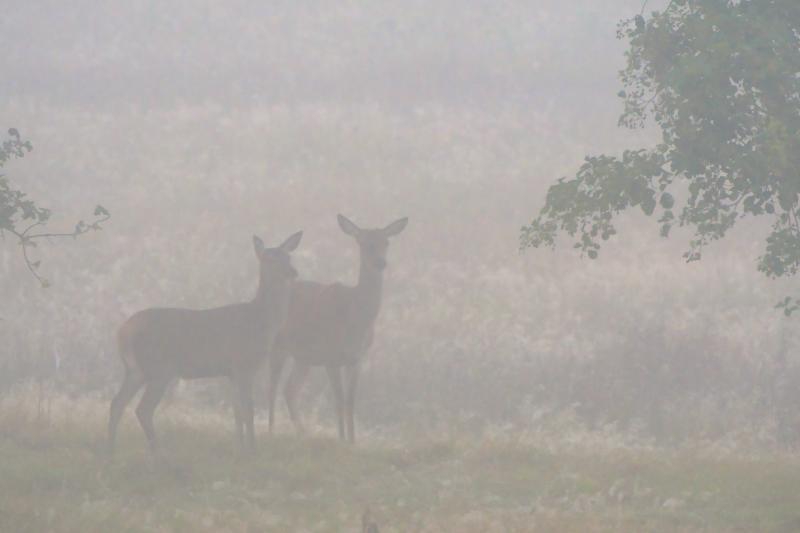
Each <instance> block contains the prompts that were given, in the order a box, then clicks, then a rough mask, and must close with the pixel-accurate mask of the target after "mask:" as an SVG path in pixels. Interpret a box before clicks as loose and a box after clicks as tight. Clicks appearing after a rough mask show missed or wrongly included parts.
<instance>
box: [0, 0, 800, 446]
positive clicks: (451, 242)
mask: <svg viewBox="0 0 800 533" xmlns="http://www.w3.org/2000/svg"><path fill="white" fill-rule="evenodd" d="M665 3H666V2H660V4H665ZM651 4H653V5H650V6H649V8H651V9H656V8H658V7H659V5H660V4H659V3H658V2H652V3H651ZM656 4H659V5H656ZM641 6H642V2H641V1H640V0H611V1H605V2H596V1H592V0H581V1H577V0H576V1H573V2H563V1H562V2H557V1H550V0H543V1H538V2H524V3H521V2H510V1H509V2H505V1H483V2H481V1H470V2H456V1H455V0H444V1H439V2H436V3H431V2H424V1H410V2H402V3H398V2H389V1H376V2H370V3H356V2H347V3H337V5H333V3H325V2H295V1H292V2H290V1H282V2H268V3H266V2H252V3H251V2H238V1H235V2H225V3H222V2H212V1H191V2H190V1H188V0H179V1H174V2H170V3H168V4H167V3H161V2H147V1H139V2H130V3H107V4H98V3H97V2H91V1H78V0H72V1H71V2H68V3H65V2H55V1H51V2H35V3H33V2H29V3H17V4H15V5H14V6H13V7H11V8H8V9H6V10H5V11H4V16H3V17H2V19H0V36H1V37H0V40H2V43H3V47H2V49H3V54H2V58H0V65H2V72H3V79H2V81H0V116H2V118H3V123H4V125H5V126H4V127H12V126H13V127H16V128H18V129H19V130H20V132H21V134H22V136H23V137H24V138H27V139H29V140H31V142H32V143H33V145H34V151H33V152H32V153H31V154H29V155H27V156H26V157H25V158H24V159H21V160H16V161H13V162H11V163H9V164H8V165H7V168H6V169H5V170H6V171H7V174H8V175H9V176H10V177H11V179H12V180H13V182H14V184H15V185H18V186H19V187H20V188H22V189H23V190H25V191H27V192H28V193H29V194H30V196H31V197H32V198H34V199H36V200H37V202H38V203H39V204H40V205H43V206H46V207H50V208H52V209H53V210H54V212H55V216H54V218H53V220H52V222H51V223H50V227H53V228H58V227H60V226H63V225H65V224H72V223H73V222H74V220H76V219H78V218H80V217H81V216H84V214H85V213H88V212H91V209H92V208H93V206H94V205H95V204H97V203H101V204H103V205H104V206H105V207H106V208H107V209H108V210H109V211H110V212H111V213H112V215H113V218H112V219H111V221H110V222H109V223H108V224H107V225H106V229H105V230H104V231H102V232H99V233H94V234H91V235H88V236H86V237H84V238H81V239H78V240H76V241H74V242H56V241H54V242H52V243H50V244H44V243H43V244H42V245H41V246H39V247H38V248H37V250H36V252H35V253H36V254H37V256H38V257H40V258H41V259H42V260H43V261H42V267H41V268H42V273H43V274H44V275H45V276H46V277H47V278H49V279H50V280H51V281H52V283H53V285H52V287H51V288H49V289H46V290H43V289H41V288H40V287H39V285H38V284H37V283H36V281H35V280H34V279H33V278H32V277H31V276H30V275H29V274H28V273H27V271H26V267H25V265H24V262H23V261H22V260H21V258H20V257H19V250H18V249H17V247H16V246H14V245H13V240H11V239H9V240H7V245H6V246H3V247H0V273H1V274H0V293H2V295H3V305H2V306H0V316H2V317H3V319H4V320H3V321H2V322H0V332H2V333H1V334H2V337H3V343H2V345H0V369H1V370H0V387H2V388H3V389H4V390H9V389H10V388H11V387H15V386H21V384H23V385H24V384H25V383H30V382H31V380H32V381H33V382H34V383H44V384H46V387H44V388H43V391H44V392H42V394H54V393H55V391H61V392H66V393H67V394H70V395H72V396H74V397H80V396H85V395H94V396H97V397H100V398H110V397H111V395H112V394H113V392H114V391H115V389H116V388H117V387H118V384H119V380H120V379H121V365H120V362H119V358H118V356H117V354H116V347H115V345H114V344H115V343H114V334H115V332H116V329H117V327H118V326H119V325H120V324H121V323H122V321H123V320H124V319H125V318H126V317H127V316H129V315H130V314H132V313H133V312H135V311H137V310H139V309H142V308H145V307H151V306H185V307H192V308H202V307H212V306H217V305H223V304H226V303H229V302H234V301H243V300H246V299H249V298H250V297H251V296H252V295H253V293H254V291H255V286H256V281H257V279H256V278H257V270H256V266H257V265H256V261H255V258H254V257H253V254H252V250H251V245H250V242H251V241H250V239H251V236H252V234H254V233H255V234H258V235H260V236H262V237H263V238H264V239H265V241H266V242H267V243H268V244H270V243H277V242H278V240H279V239H282V238H283V237H284V236H285V235H288V234H289V233H290V232H293V231H296V230H298V229H302V230H304V231H305V237H304V239H303V242H302V244H301V246H300V249H299V250H298V252H297V253H296V254H294V257H295V259H294V262H295V266H296V267H297V268H298V270H299V271H300V274H301V277H302V278H305V279H313V280H319V281H327V282H329V281H336V280H339V281H344V282H348V283H353V282H354V281H355V277H356V272H357V267H358V264H357V260H358V257H357V249H356V246H355V244H354V243H353V242H352V240H351V239H350V238H349V237H347V236H346V235H344V234H343V233H342V232H341V231H340V230H339V228H338V226H337V224H336V221H335V217H336V214H337V213H342V214H344V215H346V216H348V217H350V218H351V219H352V220H353V221H354V222H356V223H357V224H359V225H361V226H363V227H373V226H383V225H385V224H387V223H389V222H391V221H392V220H395V219H397V218H398V217H401V216H408V217H409V219H410V223H409V226H408V228H407V229H406V231H405V232H404V233H403V234H402V235H400V236H398V237H397V238H396V239H394V240H393V241H392V245H391V247H390V251H389V267H388V269H387V271H386V282H385V286H384V298H383V307H382V310H381V315H380V317H379V319H378V323H377V326H376V338H375V343H374V345H373V348H372V349H371V351H370V353H369V355H368V358H367V361H366V364H365V370H364V375H363V378H362V379H361V389H360V392H359V399H358V407H357V417H358V419H359V420H360V424H361V427H363V428H365V429H366V430H367V431H368V432H369V431H373V432H379V431H393V430H394V429H398V428H401V429H406V428H409V427H410V428H420V429H423V430H424V429H430V428H440V427H445V428H448V427H451V426H453V427H458V428H467V429H474V430H482V429H484V428H487V427H500V428H504V427H509V426H513V427H519V428H523V429H530V428H536V427H539V426H541V425H543V424H551V423H557V424H578V425H582V426H583V425H585V426H586V427H589V428H598V427H601V428H604V427H610V428H613V429H615V430H620V431H623V432H628V433H630V434H633V435H636V436H640V437H641V438H655V439H659V440H663V441H672V440H676V439H677V440H681V439H686V438H699V439H722V438H727V437H732V438H735V439H740V440H744V441H747V442H756V443H760V444H766V445H769V444H772V443H776V442H779V443H783V444H786V443H788V444H792V443H794V442H795V440H796V435H795V434H796V430H797V429H798V426H797V423H796V421H795V418H796V416H797V415H794V414H793V413H792V412H791V407H792V406H796V405H797V401H798V400H800V398H798V397H797V396H798V395H800V387H797V386H796V385H797V384H800V372H799V371H798V369H797V365H796V362H795V361H794V359H793V357H795V356H793V354H796V353H797V346H798V341H797V339H796V333H795V330H796V326H795V325H794V322H792V321H790V320H788V319H785V318H784V317H783V316H782V315H781V314H780V313H778V312H777V311H774V310H773V309H772V308H773V306H774V304H775V303H776V302H777V301H778V300H779V299H780V298H781V297H782V296H783V295H784V294H785V293H786V292H787V290H788V287H789V285H788V281H783V282H780V283H779V282H775V281H770V280H768V279H766V278H764V277H763V276H761V275H760V274H758V273H757V272H756V259H757V257H758V255H759V254H760V253H761V247H762V246H763V238H764V235H765V231H764V228H761V227H759V226H758V225H757V224H754V225H750V226H747V227H740V228H738V229H737V230H736V231H734V232H733V233H732V234H731V235H730V236H729V238H728V239H726V240H725V241H724V242H720V243H715V244H714V245H712V246H711V247H710V248H709V249H708V250H707V251H706V253H705V256H704V258H703V260H702V261H700V262H695V263H691V264H685V263H684V261H683V260H682V258H681V254H682V252H683V251H684V250H685V249H686V247H687V241H688V238H687V237H688V234H687V233H686V232H681V231H676V232H674V234H673V235H672V237H671V238H670V239H669V240H664V239H660V238H659V237H658V227H657V225H656V224H655V223H654V221H652V220H645V217H644V216H640V215H637V214H635V213H632V214H626V215H624V216H623V217H622V219H621V223H620V231H619V235H617V236H616V237H615V238H614V239H612V241H611V242H609V244H608V245H606V246H605V247H604V249H603V253H602V254H601V256H600V258H599V259H598V260H596V261H589V260H587V259H581V258H580V257H579V255H578V254H577V253H576V252H573V251H572V250H570V249H569V246H562V247H560V248H558V249H556V250H555V251H554V252H553V251H550V250H528V251H526V252H525V253H522V254H520V253H519V252H518V232H519V228H520V227H521V226H522V225H523V224H526V223H527V222H529V220H530V219H531V218H532V217H533V216H534V215H535V213H536V212H537V210H538V209H539V208H540V207H541V206H542V205H543V203H544V195H545V192H546V190H547V187H548V185H549V184H551V183H552V182H553V181H554V180H556V179H557V178H559V177H561V176H567V175H570V174H574V172H575V170H576V169H577V168H578V167H579V166H580V164H581V162H582V160H583V157H584V156H585V155H587V154H598V153H618V152H620V151H622V150H623V149H625V148H638V147H648V146H651V145H652V144H654V142H655V141H656V140H657V132H656V131H654V130H649V129H645V130H637V131H629V130H623V129H620V128H617V118H618V115H619V114H620V112H621V111H622V106H621V101H620V99H619V98H617V96H616V93H617V91H618V90H619V89H620V86H619V83H618V80H617V78H616V72H617V71H618V70H619V69H621V68H622V67H623V64H624V56H623V52H624V49H625V46H624V42H621V41H618V40H617V39H616V37H615V32H614V28H615V27H616V24H617V22H618V21H619V20H621V19H623V18H628V17H631V16H633V15H634V14H636V13H638V12H639V11H640V9H641ZM644 222H647V223H644ZM66 229H70V228H69V227H68V228H66ZM313 378H314V379H312V383H311V384H310V386H308V387H307V388H306V390H305V395H304V398H303V405H304V409H303V412H304V416H305V417H306V418H312V417H314V416H315V415H314V413H317V414H319V420H320V423H321V424H323V426H324V427H326V428H328V429H329V431H331V432H332V431H333V427H334V425H333V420H334V419H333V416H332V408H331V402H330V399H329V392H328V389H327V383H326V380H325V379H323V372H321V371H317V372H315V373H314V375H313ZM179 389H181V390H180V393H179V394H176V395H175V396H176V398H175V399H174V401H178V397H181V398H184V399H185V398H190V399H191V401H193V402H200V403H202V404H209V405H217V406H219V407H220V408H225V409H227V402H228V398H227V392H226V391H227V387H226V386H225V385H224V384H220V383H217V382H216V381H209V382H202V383H191V384H181V385H180V386H179ZM258 401H259V402H260V403H261V404H262V405H263V401H264V398H263V392H260V393H259V398H258ZM278 411H279V413H280V418H279V431H282V432H288V431H291V429H290V424H289V422H288V420H287V417H286V416H285V407H284V405H283V403H282V402H281V404H280V406H279V409H278ZM260 415H262V416H263V411H262V412H260Z"/></svg>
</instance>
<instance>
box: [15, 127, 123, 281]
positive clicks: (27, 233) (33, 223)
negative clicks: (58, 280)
mask: <svg viewBox="0 0 800 533" xmlns="http://www.w3.org/2000/svg"><path fill="white" fill-rule="evenodd" d="M8 135H9V139H6V140H5V141H3V143H2V144H1V145H0V167H2V166H3V165H4V164H5V163H6V162H7V161H8V160H9V159H12V158H21V157H24V156H25V154H26V153H28V152H30V151H31V150H33V146H32V145H31V143H30V142H29V141H23V140H22V138H21V137H20V134H19V132H18V131H17V130H16V129H15V128H11V129H9V130H8ZM50 214H51V212H50V210H49V209H45V208H42V207H39V206H37V205H36V203H34V202H33V200H30V199H29V198H28V197H27V195H26V194H25V193H24V192H22V191H20V190H18V189H15V188H13V187H12V186H11V184H10V183H9V181H8V179H7V178H6V177H5V176H4V175H2V174H0V234H3V235H5V233H9V234H11V235H13V236H15V237H16V238H17V239H18V243H19V245H20V246H21V248H22V257H23V259H24V260H25V265H26V266H27V267H28V270H29V271H30V272H31V274H33V276H34V277H35V278H36V279H37V280H38V281H39V283H41V285H42V287H45V288H46V287H49V286H50V282H49V281H48V280H47V279H46V278H44V277H43V276H42V275H40V274H39V267H40V265H41V260H33V259H31V257H30V255H29V251H30V249H31V248H35V247H36V246H37V241H39V240H42V239H47V240H49V239H57V238H64V237H72V238H73V239H74V238H77V237H78V236H79V235H83V234H84V233H88V232H90V231H99V230H101V229H102V225H103V223H105V222H106V221H108V219H109V218H111V214H110V213H109V212H108V210H107V209H106V208H105V207H103V206H102V205H98V206H97V207H95V209H94V219H93V220H91V221H90V222H86V221H84V220H80V221H78V223H77V224H75V228H74V229H73V230H72V231H70V232H48V231H38V232H37V231H36V230H37V229H39V230H41V229H42V228H43V227H44V226H45V225H46V224H47V221H48V220H49V219H50ZM26 223H27V226H25V227H24V228H23V227H21V226H22V225H23V224H26Z"/></svg>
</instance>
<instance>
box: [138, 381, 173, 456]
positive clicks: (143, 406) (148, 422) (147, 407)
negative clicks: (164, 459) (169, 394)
mask: <svg viewBox="0 0 800 533" xmlns="http://www.w3.org/2000/svg"><path fill="white" fill-rule="evenodd" d="M167 385H169V380H168V379H163V378H161V379H158V380H157V381H151V382H149V383H148V384H147V387H146V388H145V389H144V394H142V399H141V400H139V405H138V406H136V416H137V418H139V425H141V426H142V429H143V430H144V434H145V436H147V443H148V444H149V445H150V452H151V453H152V454H153V455H155V454H156V453H157V452H158V442H157V440H156V432H155V428H154V427H153V413H155V410H156V407H158V402H160V401H161V397H162V396H164V392H165V391H166V390H167Z"/></svg>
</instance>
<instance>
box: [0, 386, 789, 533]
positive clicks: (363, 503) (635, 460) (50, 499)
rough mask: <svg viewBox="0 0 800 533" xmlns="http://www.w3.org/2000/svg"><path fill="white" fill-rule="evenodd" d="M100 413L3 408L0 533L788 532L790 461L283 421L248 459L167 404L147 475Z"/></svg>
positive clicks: (9, 400) (216, 418)
mask: <svg viewBox="0 0 800 533" xmlns="http://www.w3.org/2000/svg"><path fill="white" fill-rule="evenodd" d="M105 408H106V402H105V401H102V400H101V399H91V398H78V399H69V398H66V397H55V398H51V399H50V400H49V401H48V402H46V403H45V404H42V405H39V402H38V401H37V397H36V391H35V390H34V389H23V390H19V391H16V392H15V393H14V394H12V395H10V396H8V397H6V398H5V399H4V400H3V403H2V407H0V528H1V529H2V531H9V532H11V531H15V532H28V531H29V532H45V531H75V532H78V531H80V532H91V531H98V532H100V531H103V532H105V531H163V532H168V531H176V532H177V531H186V532H189V531H233V532H239V531H241V532H256V531H359V530H360V529H359V528H360V517H361V514H362V512H363V510H364V509H365V508H366V507H367V506H369V507H370V509H371V511H372V515H373V516H374V518H375V519H376V520H377V522H378V523H379V524H380V526H381V531H458V532H470V531H475V532H478V531H481V532H482V531H497V532H500V531H576V532H577V531H637V532H638V531H748V532H749V531H797V530H798V529H800V490H798V489H800V459H799V458H798V457H796V456H794V457H793V456H791V455H781V454H774V453H766V452H761V453H749V454H746V453H743V452H740V451H737V452H732V451H724V450H723V449H722V448H720V447H718V446H712V445H710V444H708V445H703V446H698V447H695V448H691V449H688V448H683V449H664V448H658V447H653V446H645V445H632V444H630V443H625V442H624V439H621V438H617V437H615V436H613V435H608V434H606V435H600V434H592V433H584V434H580V433H576V432H565V433H563V434H551V433H548V432H547V431H541V432H531V431H527V432H522V431H520V430H513V429H506V430H500V429H498V430H496V431H493V432H490V433H488V434H483V435H480V436H477V435H475V436H470V435H466V434H449V435H448V434H446V433H440V434H437V435H436V436H430V435H428V436H425V435H422V434H419V433H416V432H415V433H414V434H410V435H406V436H398V435H396V434H392V435H389V434H387V433H379V432H377V431H372V432H367V433H366V434H365V436H364V438H363V439H362V441H361V442H360V443H359V444H358V445H357V446H355V447H351V446H347V445H342V444H340V443H339V442H337V441H336V440H335V439H333V438H332V437H331V435H332V434H333V432H332V431H331V428H330V427H327V426H317V427H316V428H315V429H313V430H312V431H311V432H310V435H308V436H306V437H296V436H294V435H292V434H291V433H288V431H289V429H288V427H287V425H286V424H283V426H282V429H283V430H284V431H285V432H286V433H283V432H282V433H281V434H280V435H278V436H275V437H273V438H267V437H266V435H264V429H265V428H264V427H263V424H260V425H259V428H258V429H259V430H260V433H261V439H260V442H259V446H258V450H257V452H256V454H255V455H254V456H248V457H245V456H242V455H241V454H238V453H237V452H236V449H235V447H234V446H233V431H232V427H230V426H232V423H231V422H230V420H228V417H227V416H226V414H227V413H224V412H222V411H213V410H211V411H207V410H197V409H195V408H192V407H191V406H186V405H182V404H174V405H169V406H166V407H165V408H163V409H162V410H161V411H160V412H159V413H158V415H157V420H156V424H157V428H158V429H159V430H160V432H161V436H162V442H163V445H164V453H163V457H162V458H161V459H160V460H159V461H157V462H155V463H154V462H152V461H150V459H149V458H148V455H147V454H146V452H145V445H144V438H143V436H142V434H141V432H140V430H139V428H138V427H137V426H136V423H135V420H134V417H133V415H132V413H130V412H129V413H128V414H127V415H126V418H125V421H124V424H123V428H122V433H121V439H120V440H121V446H120V449H119V452H118V455H117V456H116V457H115V459H114V460H113V461H112V462H108V461H106V459H105V458H104V457H103V454H102V453H101V449H102V443H103V433H104V431H103V430H104V425H105Z"/></svg>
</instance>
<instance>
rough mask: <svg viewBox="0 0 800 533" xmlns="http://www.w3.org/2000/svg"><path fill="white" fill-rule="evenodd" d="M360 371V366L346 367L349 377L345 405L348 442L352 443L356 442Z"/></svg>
mask: <svg viewBox="0 0 800 533" xmlns="http://www.w3.org/2000/svg"><path fill="white" fill-rule="evenodd" d="M360 371H361V367H360V365H358V364H354V365H351V366H348V367H346V371H345V373H346V377H347V399H346V401H347V403H346V405H345V413H346V416H347V440H349V441H350V442H352V443H355V442H356V419H355V410H356V389H357V388H358V376H359V373H360Z"/></svg>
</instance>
